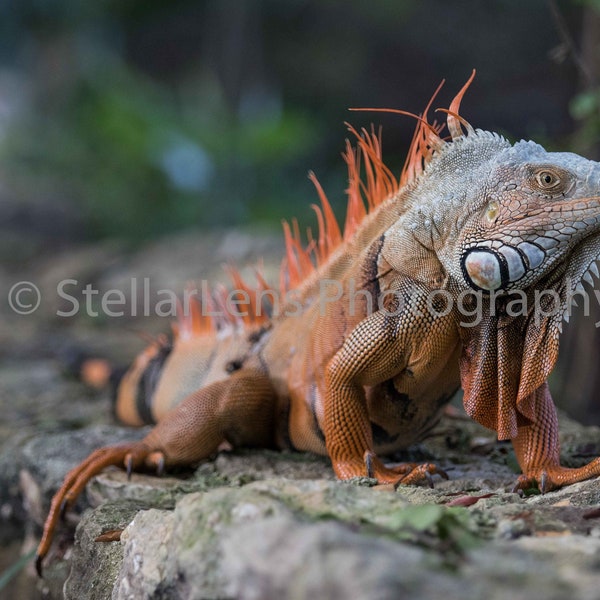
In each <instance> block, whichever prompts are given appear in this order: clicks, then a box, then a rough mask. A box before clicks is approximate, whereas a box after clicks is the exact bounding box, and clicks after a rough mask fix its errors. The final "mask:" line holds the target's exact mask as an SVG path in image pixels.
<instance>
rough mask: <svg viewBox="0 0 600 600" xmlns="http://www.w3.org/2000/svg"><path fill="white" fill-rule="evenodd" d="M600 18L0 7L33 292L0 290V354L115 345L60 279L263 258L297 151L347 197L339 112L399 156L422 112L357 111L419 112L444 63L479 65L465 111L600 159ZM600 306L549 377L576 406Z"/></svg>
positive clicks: (539, 5) (594, 7)
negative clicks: (380, 110)
mask: <svg viewBox="0 0 600 600" xmlns="http://www.w3.org/2000/svg"><path fill="white" fill-rule="evenodd" d="M599 14H600V2H599V1H598V0H570V1H568V0H564V1H560V0H556V1H554V0H528V1H527V2H516V1H514V0H494V1H491V2H479V1H476V0H464V1H462V2H445V1H442V0H372V1H371V2H368V3H366V2H362V1H359V0H319V1H317V0H170V1H166V0H146V1H144V2H142V1H140V0H119V1H116V0H96V1H95V2H84V1H82V0H20V1H19V2H2V3H0V277H1V280H2V281H3V286H4V287H6V290H8V289H9V288H10V287H11V286H12V285H13V283H14V282H18V281H20V280H23V279H27V280H31V281H34V282H35V283H36V285H38V287H40V288H41V290H42V293H43V298H44V301H43V302H42V306H41V307H40V310H39V311H38V312H37V313H36V314H35V315H33V316H31V315H27V316H23V315H15V314H14V312H13V311H11V310H10V309H9V308H8V307H7V306H3V308H2V317H3V324H2V326H0V334H1V336H2V338H1V339H2V340H3V342H4V343H3V344H2V348H1V349H0V359H2V360H3V361H4V364H5V365H15V364H18V361H22V360H29V359H31V357H34V356H42V357H53V356H59V357H61V359H62V358H64V357H65V356H67V359H69V356H70V355H69V353H70V352H72V353H75V354H76V353H77V352H76V350H73V348H75V347H76V348H80V347H82V346H84V347H86V348H89V349H90V351H91V352H96V351H105V353H109V354H110V353H116V354H119V352H121V353H122V354H123V357H124V359H125V355H127V356H129V351H130V347H129V345H128V343H126V342H125V341H124V340H128V339H130V338H131V334H130V333H129V331H128V330H129V328H130V326H131V323H130V321H129V320H127V317H125V318H124V319H109V318H106V317H104V318H103V315H100V316H99V317H91V316H90V315H89V314H88V315H84V316H81V315H78V316H77V317H76V318H73V319H70V320H68V321H67V320H65V319H62V320H61V319H59V318H57V317H56V310H57V307H60V306H61V304H60V298H58V299H57V297H56V291H54V293H52V290H53V289H54V290H55V288H56V282H57V281H59V280H60V279H61V278H64V277H69V278H73V279H75V280H76V281H77V286H78V289H79V290H81V289H82V288H83V286H84V285H86V284H87V283H88V282H92V283H94V284H95V285H99V286H100V287H102V286H103V285H104V286H105V287H106V288H108V287H110V286H115V285H116V283H115V282H124V281H126V280H127V278H128V277H129V276H131V275H132V274H135V276H138V277H139V276H148V277H151V276H152V277H153V279H152V284H153V285H157V286H158V285H159V284H160V285H165V284H166V283H168V284H171V285H177V282H179V285H181V282H183V281H185V280H186V279H187V278H190V277H207V276H211V277H212V276H213V270H212V267H213V266H214V267H215V269H216V267H217V266H218V264H221V263H222V262H224V261H226V260H230V259H233V260H235V261H236V262H240V261H241V262H243V261H245V260H246V259H254V258H255V255H256V256H258V255H259V254H262V255H264V256H265V258H266V260H267V261H269V260H271V261H272V262H273V263H276V262H277V261H278V260H279V253H280V248H281V245H280V241H279V240H280V235H279V229H280V221H281V219H282V218H289V217H291V216H294V215H295V216H297V217H298V218H299V220H300V222H301V223H303V224H306V225H314V220H313V216H312V214H311V211H310V208H309V205H310V203H311V202H313V201H314V199H315V193H314V189H313V187H312V184H311V183H310V182H309V181H308V179H307V172H308V170H309V169H312V170H314V171H315V172H316V174H317V176H318V177H319V180H320V181H321V183H322V185H323V186H324V188H325V190H326V191H327V194H328V196H329V198H330V200H331V201H332V203H333V204H334V206H335V208H336V211H338V214H340V215H341V214H342V213H343V207H344V204H345V200H344V189H345V185H346V180H345V177H346V173H345V169H344V165H343V161H342V160H341V158H340V153H341V151H342V150H343V148H344V137H345V136H346V129H345V126H344V121H346V120H349V121H351V122H352V123H353V124H354V125H356V126H369V124H370V123H371V122H374V123H375V124H376V125H379V124H381V125H382V126H383V143H384V154H385V158H386V162H387V164H388V165H389V166H390V167H391V168H392V169H394V170H395V172H396V173H399V172H400V169H401V167H402V164H403V160H404V155H405V152H406V150H407V148H408V143H409V141H410V138H411V134H412V131H413V128H414V123H413V122H412V121H411V120H410V119H407V118H404V117H399V116H393V115H374V114H366V113H349V112H348V110H347V109H348V108H349V107H357V106H368V107H392V108H403V109H406V110H410V111H414V112H419V111H420V110H422V108H423V107H424V105H425V104H426V102H427V101H428V99H429V98H430V96H431V94H432V92H433V91H434V89H435V88H436V87H437V85H438V83H439V82H440V80H441V79H442V78H445V79H446V81H447V83H446V86H445V88H444V90H442V92H441V94H440V96H439V98H438V100H436V106H448V103H449V101H450V99H451V98H452V97H453V95H454V94H455V93H456V91H457V90H458V89H459V88H460V87H461V86H462V85H463V84H464V82H465V81H466V79H467V78H468V77H469V75H470V73H471V70H472V69H473V68H476V69H477V77H476V79H475V82H474V84H473V85H472V86H471V89H470V91H469V93H468V95H467V96H466V98H465V100H464V102H463V106H462V108H461V112H462V114H463V115H464V116H465V117H466V118H467V119H468V120H469V121H470V122H471V123H472V124H473V125H474V126H476V127H480V128H484V129H492V130H495V131H498V132H500V133H502V134H504V135H506V136H507V137H509V138H510V139H519V138H532V139H535V140H536V141H538V142H540V143H542V144H544V145H545V146H546V147H547V148H548V149H561V150H573V151H576V152H579V153H582V154H584V155H586V156H588V157H590V158H599V157H600V144H599V143H598V142H599V140H600V137H599V135H598V134H599V129H600V88H599V87H598V84H599V77H600V50H599V48H600V17H599ZM158 271H160V273H158ZM215 272H216V271H215ZM157 273H158V274H157ZM157 278H158V281H157ZM165 282H166V283H165ZM3 302H4V300H3ZM596 304H597V303H596V302H595V301H594V299H593V298H592V302H591V308H592V312H593V313H594V314H593V315H592V317H591V318H588V319H580V318H577V319H575V322H574V323H573V324H572V326H571V327H569V328H568V332H567V334H566V335H565V336H564V340H563V347H562V350H563V352H562V356H561V364H560V367H559V369H558V370H557V373H556V374H555V376H554V378H553V389H554V391H555V393H556V395H557V399H558V401H559V403H561V405H562V406H564V407H566V408H567V409H568V411H569V412H570V413H571V414H573V415H575V416H577V417H578V418H579V419H581V420H584V421H585V422H590V423H591V422H596V423H600V399H599V392H600V369H598V367H597V361H598V358H597V355H598V352H597V350H598V349H599V348H600V337H599V336H598V334H597V328H596V327H595V326H594V323H595V322H596V321H600V316H598V313H600V311H598V310H597V307H596ZM594 315H596V316H595V317H594ZM160 326H161V327H163V328H164V321H163V322H162V323H161V324H160ZM154 327H155V325H154V324H152V325H145V326H144V328H146V329H149V330H153V329H154ZM82 332H83V333H82ZM108 339H110V340H117V342H114V343H112V345H111V344H108V343H106V344H104V340H108ZM135 339H136V343H138V344H139V342H138V341H137V338H135ZM103 344H104V346H105V347H103ZM125 350H126V351H125Z"/></svg>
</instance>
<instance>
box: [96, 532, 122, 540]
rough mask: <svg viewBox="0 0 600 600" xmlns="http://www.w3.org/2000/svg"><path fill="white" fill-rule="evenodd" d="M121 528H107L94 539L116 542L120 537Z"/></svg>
mask: <svg viewBox="0 0 600 600" xmlns="http://www.w3.org/2000/svg"><path fill="white" fill-rule="evenodd" d="M122 533H123V529H109V530H108V531H105V532H104V533H101V534H100V535H99V536H98V537H97V538H96V539H95V540H94V541H95V542H118V541H119V540H120V539H121V534H122Z"/></svg>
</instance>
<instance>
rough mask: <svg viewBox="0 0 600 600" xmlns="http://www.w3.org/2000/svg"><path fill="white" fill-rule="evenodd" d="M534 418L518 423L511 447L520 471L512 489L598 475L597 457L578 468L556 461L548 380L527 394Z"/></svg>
mask: <svg viewBox="0 0 600 600" xmlns="http://www.w3.org/2000/svg"><path fill="white" fill-rule="evenodd" d="M531 402H532V403H533V410H534V414H535V421H534V422H533V423H531V424H529V425H525V426H522V427H519V429H518V434H517V437H516V438H515V439H513V441H512V443H513V447H514V449H515V453H516V455H517V460H518V461H519V465H520V467H521V470H522V471H523V474H522V475H521V476H520V477H519V479H518V481H517V484H516V485H515V490H518V489H527V488H531V487H535V486H536V485H537V486H539V488H540V490H541V491H542V493H543V492H547V491H549V490H552V489H555V488H559V487H562V486H564V485H569V484H571V483H577V482H578V481H583V480H585V479H589V478H590V477H597V476H600V457H599V458H595V459H594V460H592V461H591V462H590V463H588V464H587V465H584V466H583V467H579V468H569V467H563V466H561V465H560V444H559V440H558V418H557V415H556V408H555V406H554V402H553V401H552V397H551V395H550V390H549V389H548V384H547V383H544V384H543V385H542V386H540V387H539V388H538V389H537V390H536V391H535V392H534V393H533V394H532V398H531Z"/></svg>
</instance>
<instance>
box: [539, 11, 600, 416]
mask: <svg viewBox="0 0 600 600" xmlns="http://www.w3.org/2000/svg"><path fill="white" fill-rule="evenodd" d="M580 62H581V64H580V67H581V68H580V77H581V91H583V92H592V91H594V90H598V83H599V82H600V13H599V12H598V11H597V10H596V9H595V8H593V7H592V6H586V7H585V8H584V10H583V23H582V29H581V56H580ZM599 113H600V106H597V107H596V111H595V112H594V113H593V114H592V115H591V116H590V117H588V118H587V119H586V120H584V121H583V122H582V125H581V127H582V128H583V129H585V128H588V127H589V128H592V129H595V130H596V131H597V130H598V126H599V122H600V114H599ZM596 139H597V138H596ZM596 139H595V140H594V143H593V145H590V146H588V147H587V148H585V150H582V152H583V153H584V154H585V156H586V157H587V158H590V159H593V160H600V143H598V141H596ZM594 289H597V290H600V280H597V279H595V280H594ZM586 291H587V292H588V295H589V309H588V310H586V307H584V306H583V302H582V301H581V300H579V301H578V302H577V303H578V305H579V308H576V307H573V316H572V318H571V322H570V323H569V324H567V325H566V327H565V329H564V334H563V336H562V339H561V353H560V357H559V361H558V366H557V369H556V376H555V377H553V381H551V383H552V389H553V391H554V395H555V398H556V400H557V404H558V405H559V406H561V407H562V408H564V409H565V410H566V411H567V412H568V413H569V414H570V415H572V416H573V417H575V418H576V419H578V420H580V421H581V422H583V423H586V424H592V423H594V424H600V326H596V323H599V324H600V303H599V302H598V300H597V299H596V297H595V295H594V293H593V291H592V290H591V289H590V288H589V286H586ZM584 313H585V314H587V315H589V316H585V314H584Z"/></svg>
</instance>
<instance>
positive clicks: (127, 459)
mask: <svg viewBox="0 0 600 600" xmlns="http://www.w3.org/2000/svg"><path fill="white" fill-rule="evenodd" d="M274 415H275V393H274V390H273V387H272V385H271V382H270V380H269V379H268V377H267V376H266V375H264V374H263V373H261V372H258V371H253V370H247V369H242V370H240V371H237V372H235V373H234V374H233V375H231V377H229V378H228V379H225V380H223V381H218V382H215V383H213V384H211V385H208V386H206V387H204V388H202V389H200V390H198V391H197V392H195V393H193V394H191V395H190V396H188V397H187V398H186V399H185V400H183V401H182V402H181V404H179V405H178V406H177V407H175V408H174V409H173V410H171V411H170V412H169V413H168V414H167V415H166V416H165V417H164V419H163V420H161V422H160V423H159V424H158V425H156V427H154V429H152V431H151V432H150V433H149V434H148V435H147V436H146V437H145V438H144V439H142V440H141V441H139V442H134V443H131V444H121V445H118V446H106V447H104V448H99V449H98V450H95V451H94V452H92V454H90V456H89V457H88V458H87V459H86V460H85V461H83V462H82V463H81V464H79V465H78V466H77V467H75V468H74V469H72V470H71V471H70V472H69V473H68V474H67V476H66V477H65V480H64V482H63V484H62V486H61V487H60V489H59V490H58V491H57V492H56V494H55V495H54V497H53V498H52V503H51V505H50V511H49V513H48V516H47V518H46V522H45V524H44V532H43V535H42V539H41V541H40V544H39V546H38V550H37V559H36V566H37V569H38V573H40V574H41V564H42V560H43V558H44V557H45V556H46V554H47V553H48V550H49V548H50V544H51V543H52V537H53V534H54V530H55V528H56V525H57V522H58V519H59V517H60V516H61V515H62V514H63V513H64V511H65V510H67V509H68V508H69V507H70V506H71V505H72V504H73V503H74V502H75V500H76V499H77V497H78V496H79V494H80V493H81V492H82V491H83V489H84V488H85V486H86V484H87V483H88V481H90V479H91V478H92V477H94V475H97V474H98V473H100V472H101V471H102V470H103V469H105V468H106V467H108V466H111V465H114V466H117V467H121V468H124V469H126V470H127V471H128V472H131V471H132V470H133V469H140V468H143V467H147V468H153V469H155V470H157V471H161V470H162V468H163V467H164V466H167V467H168V466H174V465H193V464H194V463H197V462H199V461H201V460H202V459H204V458H207V457H208V456H210V455H211V454H213V453H214V452H216V450H217V448H218V446H219V444H220V443H221V442H223V441H224V440H227V441H228V442H230V443H231V444H232V445H234V446H236V445H242V444H243V445H246V446H262V447H269V446H272V445H273V431H274V426H273V419H274Z"/></svg>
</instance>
